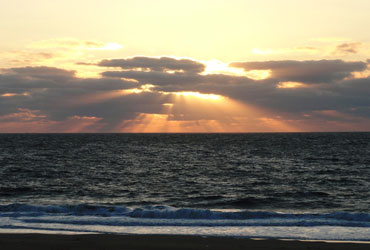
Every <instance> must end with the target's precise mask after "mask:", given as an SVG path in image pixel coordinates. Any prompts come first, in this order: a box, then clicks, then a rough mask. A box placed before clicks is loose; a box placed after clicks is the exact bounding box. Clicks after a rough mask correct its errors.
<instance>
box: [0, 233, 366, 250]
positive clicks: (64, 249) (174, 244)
mask: <svg viewBox="0 0 370 250" xmlns="http://www.w3.org/2000/svg"><path fill="white" fill-rule="evenodd" d="M0 249H1V250H21V249H22V250H23V249H27V250H69V249H76V250H77V249H78V250H85V249H86V250H118V249H120V250H141V249H173V250H176V249H194V250H195V249H199V250H201V249H215V250H218V249H225V250H233V249H253V250H262V249H266V250H267V249H269V250H274V249H279V250H283V249H284V250H293V249H294V250H299V249H305V250H307V249H312V250H316V249H319V250H320V249H323V250H329V249H330V250H335V249H343V250H344V249H346V250H352V249H364V250H365V249H367V250H368V249H370V244H358V243H326V242H302V241H283V240H252V239H238V238H229V237H200V236H172V235H170V236H167V235H112V234H90V235H50V234H0Z"/></svg>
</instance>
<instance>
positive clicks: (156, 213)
mask: <svg viewBox="0 0 370 250" xmlns="http://www.w3.org/2000/svg"><path fill="white" fill-rule="evenodd" d="M4 232H10V233H12V232H13V233H14V232H15V233H18V232H19V233H30V232H31V233H40V232H41V233H63V234H78V233H119V234H178V235H180V234H186V235H215V236H216V235H217V236H233V237H250V238H278V239H302V240H344V241H370V133H250V134H248V133H247V134H0V233H4Z"/></svg>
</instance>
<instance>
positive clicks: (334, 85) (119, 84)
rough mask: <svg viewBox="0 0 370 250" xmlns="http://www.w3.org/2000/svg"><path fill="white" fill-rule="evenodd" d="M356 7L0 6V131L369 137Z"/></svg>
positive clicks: (357, 1)
mask: <svg viewBox="0 0 370 250" xmlns="http://www.w3.org/2000/svg"><path fill="white" fill-rule="evenodd" d="M369 10H370V1H368V0H353V1H348V0H325V1H322V0H311V1H297V0H279V1H276V0H259V1H254V0H229V1H224V0H187V1H177V0H156V1H154V0H140V1H128V0H106V1H100V0H89V1H87V0H73V1H72V0H64V1H59V0H56V1H49V0H32V1H29V0H12V1H8V0H0V30H1V37H2V39H0V132H22V131H23V132H55V131H57V132H83V131H87V132H96V131H103V132H115V131H116V132H117V131H124V132H125V131H126V132H127V131H128V132H253V131H343V130H344V131H348V130H349V131H352V130H356V131H357V130H360V131H363V130H369V127H370V100H369V97H368V96H370V93H368V92H369V89H370V79H369V76H370V70H369V67H368V66H369V65H368V64H369V62H370V61H369V58H370V57H369V55H370V33H369V32H366V31H367V30H368V27H369V26H370V17H369V14H368V13H369ZM112 59H116V60H112ZM333 114H334V115H333Z"/></svg>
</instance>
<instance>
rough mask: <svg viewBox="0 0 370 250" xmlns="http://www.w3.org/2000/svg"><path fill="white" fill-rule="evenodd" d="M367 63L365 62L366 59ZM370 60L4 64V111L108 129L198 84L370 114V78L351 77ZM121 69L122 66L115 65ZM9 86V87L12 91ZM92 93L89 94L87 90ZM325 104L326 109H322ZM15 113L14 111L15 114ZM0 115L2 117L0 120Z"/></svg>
mask: <svg viewBox="0 0 370 250" xmlns="http://www.w3.org/2000/svg"><path fill="white" fill-rule="evenodd" d="M367 63H368V62H367ZM367 63H366V62H360V61H358V62H345V61H342V60H320V61H265V62H234V63H231V64H230V66H232V67H238V68H243V69H245V70H246V71H248V70H271V76H270V78H268V79H264V80H253V79H250V78H247V77H243V76H230V75H225V74H210V75H203V74H201V73H202V72H203V71H204V69H205V65H203V64H201V63H199V62H196V61H193V60H190V59H174V58H169V57H162V58H149V57H134V58H130V59H114V60H103V61H101V62H100V63H98V65H99V66H101V67H102V68H104V67H107V71H105V72H103V73H102V77H101V78H88V79H82V78H78V77H76V75H75V72H74V71H67V70H64V69H58V68H50V67H24V68H10V69H3V70H2V71H1V72H2V73H1V74H0V117H1V116H5V115H9V114H12V113H16V112H19V110H20V109H29V110H38V112H40V113H42V114H44V115H45V116H46V117H47V118H45V119H49V120H52V121H62V120H65V119H67V118H68V117H72V116H89V117H99V118H102V122H103V123H104V124H106V126H105V127H104V128H103V129H102V130H103V131H110V130H111V129H112V128H113V127H114V126H115V125H116V124H117V123H119V122H121V121H122V120H125V119H126V120H127V119H133V118H134V117H136V116H137V115H138V114H139V113H161V112H163V105H162V104H164V103H166V102H168V101H169V96H168V95H163V94H162V92H173V91H199V92H202V93H213V94H220V95H224V96H227V97H230V98H233V99H236V100H239V101H242V102H244V103H247V104H251V105H255V106H257V107H260V108H264V109H267V110H269V111H271V112H273V113H276V114H277V115H282V116H284V117H286V119H313V118H312V116H310V117H309V116H304V115H305V114H311V115H314V114H320V115H321V116H322V115H325V112H322V111H328V110H330V111H336V112H339V113H341V114H344V115H343V116H329V117H326V119H333V120H343V119H346V118H345V117H346V115H349V116H351V117H355V120H353V121H352V122H354V123H356V119H370V78H368V77H367V78H353V77H351V75H352V74H353V73H354V72H361V71H364V70H366V68H367V66H368V65H367ZM115 69H117V70H115ZM290 81H291V82H299V83H301V84H302V85H301V86H300V87H299V88H279V87H278V86H279V84H280V83H281V82H290ZM144 84H152V85H154V87H153V89H152V90H153V91H152V92H142V93H136V94H128V95H118V96H117V95H116V96H115V95H112V96H113V97H111V98H101V99H99V98H98V99H97V100H95V101H84V98H85V99H86V98H87V97H94V96H101V95H103V96H104V94H107V93H114V92H115V91H120V90H124V89H132V88H139V87H140V86H141V85H144ZM9 93H10V94H11V95H9ZM87 99H88V98H87ZM320 112H322V113H320ZM14 119H16V118H14ZM0 122H1V120H0Z"/></svg>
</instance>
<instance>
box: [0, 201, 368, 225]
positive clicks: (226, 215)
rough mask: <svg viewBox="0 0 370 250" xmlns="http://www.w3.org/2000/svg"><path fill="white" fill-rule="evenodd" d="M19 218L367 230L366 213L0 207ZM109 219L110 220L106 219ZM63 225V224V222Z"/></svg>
mask: <svg viewBox="0 0 370 250" xmlns="http://www.w3.org/2000/svg"><path fill="white" fill-rule="evenodd" d="M1 217H2V218H20V219H22V221H24V222H29V223H36V222H37V223H42V222H43V223H45V222H47V223H71V224H81V225H83V224H89V225H90V224H99V225H106V224H109V225H118V226H124V225H126V226H133V225H134V226H140V225H145V226H150V225H172V226H181V225H186V226H301V227H307V226H324V225H325V226H347V227H370V214H369V213H350V212H332V213H278V212H269V211H248V210H212V209H196V208H175V207H170V206H145V207H126V206H100V205H90V204H79V205H29V204H19V203H14V204H8V205H0V219H1ZM110 217H111V218H110ZM63 221H64V222H63Z"/></svg>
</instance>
